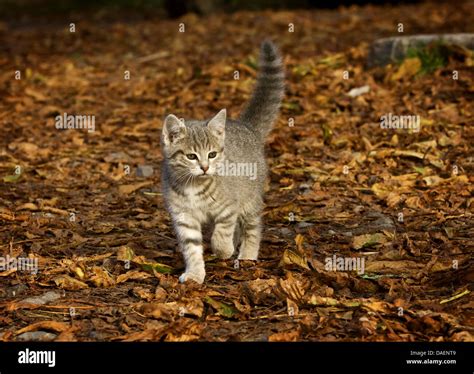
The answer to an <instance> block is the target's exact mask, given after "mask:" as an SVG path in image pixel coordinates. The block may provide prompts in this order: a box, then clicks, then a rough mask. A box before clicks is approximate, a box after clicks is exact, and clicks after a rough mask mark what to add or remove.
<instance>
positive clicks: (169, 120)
mask: <svg viewBox="0 0 474 374" xmlns="http://www.w3.org/2000/svg"><path fill="white" fill-rule="evenodd" d="M185 133H186V126H185V125H184V123H183V122H182V121H181V120H180V119H179V118H178V117H176V116H175V115H174V114H169V115H168V116H167V117H166V119H165V123H164V125H163V132H162V134H161V136H162V139H163V143H164V144H165V145H166V146H169V145H170V144H172V143H174V142H175V141H176V140H178V139H181V138H182V137H183V136H184V134H185Z"/></svg>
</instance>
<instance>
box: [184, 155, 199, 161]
mask: <svg viewBox="0 0 474 374" xmlns="http://www.w3.org/2000/svg"><path fill="white" fill-rule="evenodd" d="M186 157H187V158H188V159H189V160H197V158H198V157H197V155H196V154H195V153H189V154H187V155H186Z"/></svg>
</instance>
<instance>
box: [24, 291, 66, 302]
mask: <svg viewBox="0 0 474 374" xmlns="http://www.w3.org/2000/svg"><path fill="white" fill-rule="evenodd" d="M60 297H61V294H60V293H59V292H55V291H48V292H46V293H44V294H43V295H41V296H35V297H28V298H27V299H24V300H22V301H21V302H22V303H27V304H35V305H44V304H47V303H50V302H51V301H55V300H57V299H59V298H60Z"/></svg>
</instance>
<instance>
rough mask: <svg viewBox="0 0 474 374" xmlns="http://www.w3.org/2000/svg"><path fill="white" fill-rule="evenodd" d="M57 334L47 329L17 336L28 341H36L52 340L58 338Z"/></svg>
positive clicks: (18, 338)
mask: <svg viewBox="0 0 474 374" xmlns="http://www.w3.org/2000/svg"><path fill="white" fill-rule="evenodd" d="M56 336H57V335H56V334H53V333H51V332H46V331H29V332H24V333H23V334H20V335H18V336H17V337H16V339H17V340H20V341H23V342H26V341H35V342H50V341H52V340H54V339H55V338H56Z"/></svg>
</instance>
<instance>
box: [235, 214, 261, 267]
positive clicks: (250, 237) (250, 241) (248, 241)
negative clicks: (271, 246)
mask: <svg viewBox="0 0 474 374" xmlns="http://www.w3.org/2000/svg"><path fill="white" fill-rule="evenodd" d="M261 237H262V223H261V218H260V216H259V215H256V216H247V217H243V218H242V238H241V241H242V244H241V246H240V253H239V260H256V259H257V258H258V250H259V248H260V240H261Z"/></svg>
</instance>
